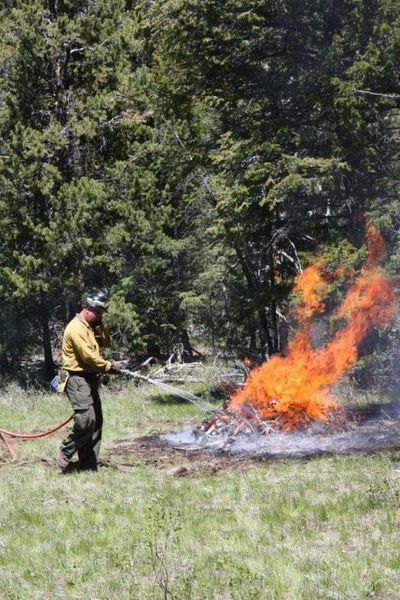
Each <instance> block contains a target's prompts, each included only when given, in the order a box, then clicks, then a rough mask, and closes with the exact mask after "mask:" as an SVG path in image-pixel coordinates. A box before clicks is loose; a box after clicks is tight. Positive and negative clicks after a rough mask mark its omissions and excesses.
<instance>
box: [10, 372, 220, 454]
mask: <svg viewBox="0 0 400 600" xmlns="http://www.w3.org/2000/svg"><path fill="white" fill-rule="evenodd" d="M121 374H122V375H126V376H127V377H130V378H135V379H139V380H141V381H146V382H147V383H150V384H152V385H156V386H158V387H159V388H161V389H162V390H164V391H165V392H168V393H169V394H173V395H175V396H180V397H181V398H184V399H185V400H188V401H189V402H191V403H192V404H195V405H196V406H198V407H200V408H201V409H203V410H205V411H206V412H213V411H214V407H213V405H212V404H210V403H208V402H205V401H204V400H201V399H200V398H198V397H197V396H195V395H194V394H191V393H190V392H186V391H184V390H178V389H177V388H175V387H173V386H172V385H168V384H167V383H165V382H163V381H160V380H158V379H152V378H151V377H146V376H145V375H141V374H140V373H138V372H137V371H129V370H128V369H121ZM72 419H73V415H71V416H69V417H68V418H67V419H64V420H63V421H61V423H58V425H55V426H54V427H51V428H49V429H44V430H43V431H35V432H32V433H22V432H19V431H8V430H7V429H2V428H1V427H0V440H1V441H2V442H3V443H4V445H5V446H6V448H7V450H8V452H9V453H10V454H11V456H12V458H13V459H14V458H16V452H15V450H14V448H13V446H12V443H11V440H12V439H22V440H34V439H37V438H41V437H46V436H48V435H51V434H53V433H55V432H56V431H58V430H59V429H62V427H64V426H65V425H67V423H69V422H70V421H71V420H72Z"/></svg>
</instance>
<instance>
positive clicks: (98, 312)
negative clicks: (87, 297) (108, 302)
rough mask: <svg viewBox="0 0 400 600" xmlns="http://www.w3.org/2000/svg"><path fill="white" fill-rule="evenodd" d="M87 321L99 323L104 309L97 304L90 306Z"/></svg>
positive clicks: (93, 323) (92, 323) (94, 323)
mask: <svg viewBox="0 0 400 600" xmlns="http://www.w3.org/2000/svg"><path fill="white" fill-rule="evenodd" d="M86 310H87V319H86V320H87V321H88V322H89V323H90V324H91V325H99V324H100V323H101V321H102V318H103V314H104V310H103V309H102V308H99V307H97V306H90V307H88V308H87V309H86Z"/></svg>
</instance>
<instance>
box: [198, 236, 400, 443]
mask: <svg viewBox="0 0 400 600" xmlns="http://www.w3.org/2000/svg"><path fill="white" fill-rule="evenodd" d="M367 242H368V250H369V253H368V257H367V259H366V260H365V262H364V264H363V266H362V269H361V273H360V276H359V277H358V278H357V279H356V280H355V282H354V283H353V285H352V286H351V287H350V288H349V289H348V291H347V293H346V295H345V298H344V300H343V301H342V303H341V305H340V306H339V307H338V308H337V309H336V311H334V312H333V313H332V314H331V315H330V316H329V317H326V319H327V320H329V321H330V322H331V323H334V322H335V323H341V324H342V326H341V327H340V328H339V329H337V331H336V333H335V334H334V335H333V338H332V339H331V340H330V341H329V342H328V343H327V344H326V345H324V346H322V347H319V348H314V347H313V345H312V324H313V320H314V318H315V316H316V315H321V314H323V313H324V310H325V304H324V297H325V295H326V293H327V290H328V286H329V284H330V283H331V282H332V279H333V278H334V277H339V276H340V275H341V273H335V274H333V275H332V274H329V276H327V275H324V274H323V272H322V266H321V263H317V264H315V265H312V266H310V267H308V268H307V269H306V270H305V271H304V272H303V273H301V274H300V275H299V276H298V277H297V280H296V283H295V288H294V291H296V292H298V293H299V295H300V296H301V301H300V302H299V304H298V305H297V308H296V320H297V322H298V323H299V328H298V330H297V333H296V334H295V336H294V337H293V339H292V341H291V342H290V343H289V345H288V348H287V351H286V354H285V356H280V355H274V356H272V357H271V358H270V359H269V360H268V361H267V362H265V363H264V364H262V365H261V366H260V367H257V368H255V369H254V370H253V371H251V373H250V375H249V377H248V378H247V380H246V382H245V385H244V386H243V388H242V389H240V390H238V391H236V392H234V393H233V394H232V395H231V398H230V402H229V407H228V409H227V410H226V411H225V412H219V413H217V414H215V415H213V416H212V417H211V418H209V419H207V420H206V421H205V422H204V423H203V425H202V427H201V430H202V431H203V432H205V433H207V432H208V433H209V434H215V433H221V432H223V431H228V433H230V434H236V433H237V432H238V431H242V432H244V433H251V432H255V431H257V432H258V433H270V432H271V431H291V430H298V429H304V428H306V427H308V426H310V425H311V424H314V423H315V422H320V423H325V424H326V425H327V426H329V428H330V429H331V430H333V431H335V430H338V429H343V428H346V427H347V422H348V415H345V412H344V410H343V408H342V407H341V406H340V405H339V403H338V402H337V400H336V399H335V398H334V396H333V394H332V392H331V389H332V386H333V385H334V384H335V383H337V382H338V381H339V380H340V379H341V377H342V376H343V375H344V374H345V373H346V371H348V370H349V369H350V368H351V367H352V366H353V365H354V363H355V362H356V360H357V347H358V345H359V344H360V342H361V341H362V340H363V339H364V337H365V336H366V334H367V333H368V331H369V329H370V328H371V327H372V326H376V327H379V326H382V325H385V324H387V323H389V322H390V320H391V319H392V316H393V312H394V309H395V306H396V297H395V293H394V286H393V283H392V281H390V280H389V279H388V278H387V276H386V275H385V274H384V272H383V271H382V270H381V269H380V268H379V263H380V262H381V260H382V259H383V258H384V256H385V244H384V241H383V238H382V237H381V235H380V234H379V232H377V231H376V229H374V228H373V227H372V226H369V227H368V231H367Z"/></svg>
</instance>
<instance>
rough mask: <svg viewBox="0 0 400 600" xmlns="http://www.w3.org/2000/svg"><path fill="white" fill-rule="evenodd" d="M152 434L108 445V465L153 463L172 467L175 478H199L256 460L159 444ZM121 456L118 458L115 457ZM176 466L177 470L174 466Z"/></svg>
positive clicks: (127, 466) (125, 467)
mask: <svg viewBox="0 0 400 600" xmlns="http://www.w3.org/2000/svg"><path fill="white" fill-rule="evenodd" d="M151 439H152V438H151V436H148V437H144V438H138V439H136V440H133V441H132V442H119V443H117V444H115V445H114V446H111V447H110V448H108V457H107V458H110V459H113V460H112V462H111V461H110V462H108V461H105V464H106V465H109V466H118V468H120V469H121V470H125V469H126V470H129V469H131V468H134V467H137V466H143V465H145V466H152V467H155V468H157V469H168V470H172V476H173V477H177V478H179V477H196V476H198V475H214V474H216V473H218V472H219V471H225V470H227V469H231V468H235V469H237V468H239V469H248V468H249V467H250V466H252V465H254V464H255V461H253V460H251V459H248V458H243V457H240V458H239V457H234V456H226V455H225V456H223V455H220V454H219V455H215V454H212V453H211V452H204V451H202V450H185V449H183V450H181V449H177V448H172V447H168V446H165V447H157V446H154V444H152V442H151ZM116 456H118V457H120V458H119V459H118V460H117V461H116V460H115V458H114V457H116ZM174 467H176V469H175V470H173V468H174Z"/></svg>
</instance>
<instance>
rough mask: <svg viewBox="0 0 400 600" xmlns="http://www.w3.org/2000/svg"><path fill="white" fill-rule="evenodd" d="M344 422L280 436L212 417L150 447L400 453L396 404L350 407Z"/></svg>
mask: <svg viewBox="0 0 400 600" xmlns="http://www.w3.org/2000/svg"><path fill="white" fill-rule="evenodd" d="M344 414H345V418H343V413H342V416H341V418H340V419H339V420H337V421H335V420H333V421H332V422H330V423H322V422H317V421H314V422H313V423H311V424H309V425H308V426H307V427H305V428H303V429H300V430H295V431H289V432H283V431H279V430H277V429H275V428H274V426H273V425H268V423H266V424H265V423H264V426H263V429H262V430H256V428H255V427H254V426H253V424H250V425H248V426H246V423H245V421H243V423H242V424H241V422H240V419H239V421H233V423H232V422H231V421H229V420H228V419H227V420H228V422H229V425H228V426H226V427H222V426H221V424H220V423H221V421H220V419H221V418H223V416H224V415H225V418H226V412H225V413H224V412H223V411H221V413H216V417H214V420H213V421H212V427H210V426H209V427H208V429H207V424H209V422H210V419H208V420H206V421H205V422H204V423H205V424H206V425H204V424H202V425H201V426H200V427H198V428H197V429H189V428H187V429H183V430H181V431H175V432H170V433H166V434H161V435H159V436H157V440H156V439H155V438H153V440H152V443H153V444H155V445H157V442H158V444H159V445H161V446H164V447H165V446H170V447H173V448H176V449H182V450H204V451H208V452H213V453H215V452H216V453H226V454H230V455H234V456H250V457H254V458H259V459H269V458H270V459H276V458H306V457H311V456H317V455H322V454H351V453H355V452H375V451H377V450H384V449H400V402H398V401H396V402H392V403H388V404H374V405H368V406H365V407H349V408H347V409H345V411H344Z"/></svg>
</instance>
